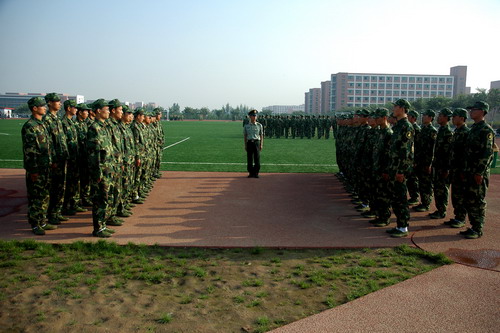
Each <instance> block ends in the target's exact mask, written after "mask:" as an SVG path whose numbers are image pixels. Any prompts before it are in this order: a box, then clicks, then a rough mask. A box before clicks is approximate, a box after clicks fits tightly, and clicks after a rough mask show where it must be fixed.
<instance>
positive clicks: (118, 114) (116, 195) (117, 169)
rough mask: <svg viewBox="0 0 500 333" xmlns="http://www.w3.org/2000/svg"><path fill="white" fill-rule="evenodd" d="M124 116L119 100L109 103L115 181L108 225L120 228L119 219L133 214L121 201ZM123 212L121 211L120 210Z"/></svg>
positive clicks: (120, 221) (112, 187)
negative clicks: (122, 119) (122, 124)
mask: <svg viewBox="0 0 500 333" xmlns="http://www.w3.org/2000/svg"><path fill="white" fill-rule="evenodd" d="M122 115H123V106H122V103H121V102H120V101H119V100H118V99H113V100H111V101H109V118H108V119H107V121H106V123H107V125H108V127H109V130H110V133H111V139H112V140H111V142H112V143H113V157H114V170H113V179H112V182H111V187H110V196H109V198H110V210H111V212H110V218H109V219H108V221H107V224H108V225H117V226H120V225H122V224H123V222H124V221H123V219H120V218H119V217H129V216H130V215H131V214H129V212H128V211H127V210H126V209H125V207H124V205H123V204H122V202H121V201H120V199H121V198H122V177H123V169H124V163H123V149H124V148H123V141H124V138H123V136H122V131H121V130H120V120H121V118H122ZM119 207H120V208H121V209H122V210H121V211H119V210H118V208H119Z"/></svg>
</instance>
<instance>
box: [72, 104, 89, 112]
mask: <svg viewBox="0 0 500 333" xmlns="http://www.w3.org/2000/svg"><path fill="white" fill-rule="evenodd" d="M76 108H77V109H78V111H88V110H92V108H91V107H89V106H88V105H87V104H85V103H80V104H77V105H76Z"/></svg>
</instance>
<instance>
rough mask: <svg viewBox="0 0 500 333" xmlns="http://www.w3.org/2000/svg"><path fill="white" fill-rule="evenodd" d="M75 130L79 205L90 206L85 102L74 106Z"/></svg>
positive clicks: (87, 116)
mask: <svg viewBox="0 0 500 333" xmlns="http://www.w3.org/2000/svg"><path fill="white" fill-rule="evenodd" d="M76 108H77V113H76V130H77V132H78V167H79V169H80V171H79V173H80V203H79V205H81V206H92V202H91V201H90V182H89V168H88V165H87V163H88V156H87V131H88V129H89V126H90V125H89V124H90V118H89V110H90V108H89V107H88V106H87V104H85V103H80V104H78V105H77V106H76Z"/></svg>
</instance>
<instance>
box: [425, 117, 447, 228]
mask: <svg viewBox="0 0 500 333" xmlns="http://www.w3.org/2000/svg"><path fill="white" fill-rule="evenodd" d="M452 113H453V112H452V111H451V110H450V109H448V108H444V109H442V110H441V111H439V115H438V120H437V122H438V124H439V130H438V134H437V138H436V148H435V150H434V161H433V163H432V169H433V173H434V175H433V186H434V203H435V204H436V208H437V210H436V211H435V212H434V213H432V214H429V217H430V218H431V219H442V218H445V217H446V207H448V193H449V189H450V178H449V173H450V153H451V142H452V140H453V132H452V131H451V128H450V124H449V121H450V118H451V115H452Z"/></svg>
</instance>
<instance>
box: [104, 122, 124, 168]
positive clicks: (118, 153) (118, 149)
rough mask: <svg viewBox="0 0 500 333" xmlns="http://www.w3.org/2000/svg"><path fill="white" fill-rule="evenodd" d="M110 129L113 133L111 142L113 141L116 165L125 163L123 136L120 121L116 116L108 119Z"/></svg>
mask: <svg viewBox="0 0 500 333" xmlns="http://www.w3.org/2000/svg"><path fill="white" fill-rule="evenodd" d="M106 123H107V125H108V129H109V131H110V133H111V139H112V140H111V142H112V143H113V156H114V157H115V165H123V150H124V147H123V136H122V131H121V130H120V123H119V122H118V120H116V119H114V118H111V117H110V118H109V119H108V120H107V122H106Z"/></svg>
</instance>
